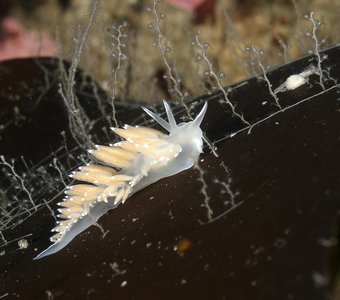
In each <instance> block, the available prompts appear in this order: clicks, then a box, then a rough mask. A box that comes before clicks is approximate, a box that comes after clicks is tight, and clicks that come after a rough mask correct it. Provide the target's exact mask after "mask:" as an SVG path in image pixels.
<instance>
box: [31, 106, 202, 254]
mask: <svg viewBox="0 0 340 300" xmlns="http://www.w3.org/2000/svg"><path fill="white" fill-rule="evenodd" d="M164 106H165V109H166V113H167V117H168V122H166V121H165V120H164V119H162V118H161V117H159V116H158V115H156V114H154V113H153V112H151V111H149V110H148V109H146V108H143V109H144V111H145V112H146V113H147V114H148V115H150V116H151V117H152V118H153V119H154V120H155V121H157V122H158V123H159V124H160V125H161V126H162V127H163V128H165V129H166V130H167V131H168V132H169V135H166V134H163V133H161V132H160V131H158V130H155V129H151V128H146V127H138V126H136V127H132V126H125V127H124V129H121V128H112V130H113V131H114V132H116V133H117V134H118V135H120V136H121V137H123V138H124V139H125V141H122V142H118V143H116V144H114V145H112V146H110V147H107V146H97V149H95V150H90V153H92V154H93V156H94V158H96V159H97V160H99V161H100V163H101V164H89V165H87V166H83V167H80V168H79V170H78V171H76V172H74V173H73V174H71V175H70V176H71V177H73V178H74V179H76V180H79V181H83V182H86V183H85V184H77V185H73V186H70V187H69V188H68V189H67V190H66V192H65V193H66V195H67V196H66V197H65V199H64V200H63V202H60V203H59V205H60V206H61V207H62V208H61V209H59V211H60V213H61V214H60V215H59V218H60V221H59V222H58V224H57V226H56V227H55V228H54V229H53V230H52V231H54V232H56V234H55V235H54V236H52V237H51V241H52V242H53V244H52V245H51V246H50V247H48V248H47V249H46V250H44V251H43V252H41V253H40V254H39V255H38V256H36V257H35V259H39V258H42V257H44V256H47V255H50V254H53V253H55V252H57V251H59V250H60V249H62V248H64V247H65V246H66V245H67V244H68V243H69V242H70V241H72V239H73V238H74V237H75V236H77V235H78V234H79V233H81V232H82V231H84V230H85V229H86V228H88V227H89V226H91V225H93V224H94V223H96V222H97V220H98V219H99V218H100V217H101V216H102V215H104V214H105V213H106V212H107V211H109V210H110V209H113V208H115V207H117V206H118V205H119V204H120V203H124V202H125V200H126V199H127V198H128V197H129V196H130V195H132V194H133V193H135V192H137V191H139V190H141V189H143V188H144V187H146V186H148V185H150V184H152V183H154V182H156V181H158V180H160V179H162V178H165V177H168V176H172V175H175V174H177V173H179V172H182V171H183V170H186V169H189V168H191V167H192V166H193V165H194V164H195V163H196V162H197V160H198V157H199V155H200V153H201V152H202V146H203V139H202V138H203V137H202V131H201V129H200V124H201V122H202V120H203V117H204V114H205V112H206V110H207V103H205V105H204V107H203V109H202V110H201V112H200V113H199V114H198V115H197V117H196V118H195V120H193V121H191V122H187V123H181V124H178V125H177V124H176V121H175V118H174V116H173V114H172V112H171V109H170V107H169V105H168V104H167V103H166V102H165V101H164Z"/></svg>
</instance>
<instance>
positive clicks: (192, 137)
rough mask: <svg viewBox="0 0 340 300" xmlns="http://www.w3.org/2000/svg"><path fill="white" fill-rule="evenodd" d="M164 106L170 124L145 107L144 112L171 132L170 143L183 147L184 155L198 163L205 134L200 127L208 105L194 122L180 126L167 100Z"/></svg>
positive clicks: (206, 104) (206, 105)
mask: <svg viewBox="0 0 340 300" xmlns="http://www.w3.org/2000/svg"><path fill="white" fill-rule="evenodd" d="M163 104H164V107H165V111H166V114H167V117H168V122H166V121H165V120H164V119H163V118H161V117H160V116H158V115H157V114H155V113H153V112H151V111H150V110H148V109H147V108H145V107H143V110H144V111H145V112H146V113H147V114H148V115H149V116H150V117H151V118H153V119H154V120H155V121H156V122H157V123H158V124H159V125H161V126H162V127H163V128H164V129H166V130H167V131H168V132H169V141H171V142H173V143H175V144H179V145H181V147H182V149H183V153H185V155H187V156H188V157H190V158H192V159H193V161H194V162H196V161H197V159H198V157H199V155H200V153H202V152H203V150H202V149H203V132H202V130H201V128H200V125H201V123H202V121H203V118H204V115H205V113H206V111H207V108H208V103H207V102H205V104H204V106H203V108H202V109H201V111H200V113H199V114H198V115H197V116H196V118H195V119H194V120H192V121H190V122H183V123H179V124H177V123H176V120H175V117H174V115H173V113H172V111H171V108H170V106H169V104H168V103H167V102H166V101H165V100H163Z"/></svg>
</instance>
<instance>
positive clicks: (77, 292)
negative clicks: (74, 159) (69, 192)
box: [0, 48, 340, 300]
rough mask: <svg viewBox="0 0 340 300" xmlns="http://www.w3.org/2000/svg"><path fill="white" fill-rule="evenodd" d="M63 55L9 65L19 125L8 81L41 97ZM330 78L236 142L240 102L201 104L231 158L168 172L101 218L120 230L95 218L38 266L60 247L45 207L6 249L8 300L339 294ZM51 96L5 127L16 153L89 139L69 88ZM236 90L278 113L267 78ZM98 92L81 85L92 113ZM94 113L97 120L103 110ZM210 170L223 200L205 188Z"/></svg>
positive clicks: (244, 105) (255, 107) (7, 144)
mask: <svg viewBox="0 0 340 300" xmlns="http://www.w3.org/2000/svg"><path fill="white" fill-rule="evenodd" d="M325 54H327V56H328V59H327V61H326V62H325V67H330V68H331V73H330V76H331V77H332V78H335V79H338V78H340V67H339V66H340V64H339V57H340V49H339V48H333V49H330V50H328V51H327V52H326V53H325ZM53 62H54V63H56V62H55V61H53V60H38V61H35V60H23V61H20V62H19V61H13V62H10V63H8V64H7V65H4V67H5V70H7V71H8V73H7V74H5V73H4V72H2V75H1V77H2V79H1V81H0V83H1V91H2V93H1V101H0V105H1V107H2V109H1V122H2V123H3V121H2V120H3V119H4V118H8V120H10V117H11V116H12V115H11V111H12V108H11V105H13V102H11V101H13V100H11V99H10V97H9V96H8V94H6V93H7V92H8V89H6V87H5V86H4V85H3V82H7V85H9V86H11V85H14V83H15V84H17V85H19V86H20V83H21V84H23V83H25V82H26V81H27V89H29V90H30V91H32V93H36V88H38V87H39V86H40V87H41V86H44V85H43V82H44V77H43V76H42V75H43V74H44V73H43V72H40V73H39V68H38V67H37V66H39V64H42V65H44V66H46V65H48V64H51V65H53ZM313 62H314V64H315V61H313V59H311V58H310V57H309V58H305V59H303V60H300V61H297V62H294V63H292V64H289V65H286V66H283V67H282V68H279V69H277V70H275V71H273V72H272V73H270V74H269V75H268V77H269V79H270V80H271V82H272V84H273V86H274V87H278V86H279V85H280V84H282V83H283V82H284V81H285V79H286V78H287V77H288V76H289V75H292V74H295V73H300V72H302V71H304V70H305V69H306V68H308V66H309V65H310V64H311V63H313ZM27 70H30V71H29V72H28V71H27ZM32 70H33V71H32ZM15 78H16V81H15V80H14V79H15ZM6 80H7V81H6ZM318 80H319V78H318V76H317V75H316V74H315V75H312V76H311V77H310V80H309V82H308V83H307V84H305V85H303V86H301V87H300V88H298V89H296V90H292V91H288V92H285V93H282V94H279V95H278V96H279V99H280V101H281V102H280V103H281V104H282V106H283V107H287V106H292V105H294V104H296V103H298V102H300V101H302V100H303V99H309V100H307V101H304V102H301V103H300V104H298V105H296V106H293V107H291V108H289V109H286V110H285V111H284V112H280V113H277V114H276V115H274V116H273V117H271V118H268V119H267V120H264V121H263V122H260V123H259V124H258V125H256V126H254V127H253V128H252V130H251V133H248V130H244V131H242V132H239V133H238V134H237V135H236V136H234V137H232V138H225V137H228V136H229V135H231V134H233V133H235V132H237V131H239V130H241V129H242V128H243V127H244V124H243V123H242V122H240V121H239V120H238V119H237V118H232V117H231V115H230V109H228V106H227V105H222V106H221V104H220V103H219V101H218V100H220V99H221V95H219V94H218V93H217V94H215V95H210V96H202V97H199V98H198V99H196V100H202V102H203V101H204V100H208V101H209V108H208V112H207V115H206V118H205V120H204V121H203V129H204V130H205V131H206V133H207V136H208V137H209V139H210V140H212V141H215V140H220V142H219V143H217V146H218V155H219V157H218V158H216V157H215V156H214V155H213V154H211V153H209V152H210V151H209V149H208V148H206V153H205V154H204V155H202V158H203V159H204V160H203V161H202V162H201V163H200V168H201V170H203V173H200V172H199V171H198V170H197V169H191V170H188V171H186V172H183V173H181V174H178V175H176V176H173V177H170V178H167V179H164V180H161V181H159V182H157V183H155V184H153V185H151V186H150V187H148V188H146V189H144V190H142V191H140V192H138V193H136V194H135V195H133V196H132V197H131V198H130V199H128V201H127V203H126V204H125V205H122V206H120V207H119V208H118V209H115V210H112V211H110V212H109V213H108V214H107V215H105V216H104V217H103V218H101V219H100V221H99V223H100V225H101V226H102V228H103V229H104V230H105V231H107V232H106V234H105V237H104V238H103V234H102V232H101V231H100V230H99V229H98V228H97V227H91V228H90V229H89V230H87V231H86V232H84V233H82V234H81V235H80V236H78V237H77V238H76V239H75V240H74V241H73V242H72V243H70V244H69V245H68V247H66V248H65V249H64V250H62V251H60V252H58V253H56V254H54V255H52V256H48V257H46V258H44V259H42V260H38V261H33V260H32V258H33V257H34V256H35V255H36V254H37V253H38V251H41V250H42V249H44V248H46V246H47V244H48V237H49V230H50V229H51V228H52V227H53V225H54V224H53V223H54V220H53V219H52V217H51V216H50V211H49V210H48V208H47V207H45V208H43V209H41V210H39V211H38V212H37V213H35V214H34V215H32V216H31V217H30V218H29V219H27V220H26V221H25V222H23V223H22V224H21V225H20V226H17V227H16V228H15V229H13V230H12V231H11V232H7V233H6V234H8V235H7V237H8V240H12V239H15V238H16V237H20V236H23V235H25V234H29V233H32V235H30V236H29V237H27V241H28V243H29V246H28V248H27V249H25V250H18V249H17V248H18V246H17V243H16V242H13V243H11V244H9V245H8V246H7V247H4V249H5V253H4V254H3V255H2V256H1V257H0V270H1V272H0V274H1V275H0V276H1V277H0V290H1V293H2V294H0V297H1V296H2V295H7V298H8V299H12V298H14V297H16V296H18V295H19V296H20V297H21V298H22V299H47V298H48V297H53V299H252V300H253V299H328V298H329V297H333V298H332V299H338V298H336V285H337V284H338V285H339V283H336V274H337V272H338V271H337V270H338V268H339V253H338V252H337V251H338V250H339V249H338V246H336V245H337V242H336V241H337V240H336V235H337V230H338V227H337V226H338V224H339V211H340V176H339V169H340V159H339V153H340V139H339V134H340V121H339V120H340V118H339V117H340V102H339V101H338V98H339V94H338V92H339V89H338V87H337V86H335V84H334V82H332V81H330V80H329V81H328V82H327V84H326V90H325V91H323V90H322V88H321V87H320V85H319V84H318ZM32 81H36V84H37V85H36V86H35V87H36V88H33V87H34V86H33V85H32V84H33V83H32ZM39 82H40V83H39ZM21 86H22V89H21V90H20V89H19V91H18V92H17V93H18V95H19V100H18V101H17V104H18V105H19V106H20V105H24V104H23V103H21V102H22V98H21V97H23V98H25V97H26V96H27V94H28V90H25V88H23V86H24V85H21ZM78 92H79V91H78ZM38 94H40V95H41V94H42V91H40V92H39V93H38ZM25 95H26V96H25ZM46 95H48V96H46V97H45V96H43V97H42V98H41V99H39V101H40V102H39V104H38V105H37V106H34V103H35V101H36V100H37V99H36V98H34V97H32V98H31V101H32V103H33V107H34V108H32V109H31V110H30V108H31V107H32V105H29V109H27V112H26V118H25V119H22V120H20V122H22V123H20V124H22V126H18V125H15V126H14V123H13V124H12V125H8V126H7V127H5V128H4V129H3V131H2V132H0V135H1V138H2V143H1V146H0V149H1V151H0V152H2V153H3V154H6V155H8V156H10V157H19V156H21V155H25V157H26V159H27V160H29V161H32V162H34V163H38V162H39V161H40V160H42V159H43V158H44V157H47V156H49V155H50V154H51V151H55V149H56V148H57V147H58V146H60V145H62V143H63V138H62V137H60V131H65V135H66V137H67V140H68V141H69V149H73V148H74V147H75V146H76V145H75V143H74V142H72V137H71V135H70V134H69V132H68V118H67V114H66V111H65V108H64V106H63V103H62V102H61V99H60V96H59V95H58V86H57V84H56V83H55V84H51V85H50V87H49V89H48V90H47V92H46ZM229 96H230V99H231V101H237V109H238V110H239V111H240V112H242V113H243V115H244V117H245V119H246V120H248V121H249V122H250V123H252V124H253V123H255V122H257V121H260V120H263V119H264V118H266V117H267V116H268V115H270V114H273V113H275V112H276V111H277V107H276V106H275V103H274V101H273V99H272V98H271V97H272V96H271V95H270V94H269V90H268V87H267V85H266V82H265V81H263V80H259V79H250V80H248V81H246V82H244V83H243V84H241V85H239V87H235V88H234V89H233V90H232V91H231V92H230V93H229ZM91 97H93V95H92V96H91V89H89V90H88V91H87V93H86V96H85V95H84V93H83V94H82V93H79V98H80V100H81V103H82V105H83V107H84V110H89V111H93V110H91V109H89V107H92V105H93V104H92V102H91V103H89V102H88V99H89V98H91ZM6 101H7V102H6ZM264 102H265V103H266V104H265V105H264V104H263V103H264ZM48 103H50V104H48ZM117 107H118V115H117V119H118V120H123V122H124V123H138V120H140V121H142V120H143V119H142V117H141V118H140V119H138V118H137V116H138V115H140V114H141V109H140V108H133V107H130V108H126V109H125V108H124V107H123V106H119V105H118V106H117ZM6 109H7V110H6ZM198 109H199V107H198V108H197V110H198ZM123 111H124V112H123ZM108 113H109V112H108ZM93 114H94V115H93V116H91V117H93V118H99V116H100V114H99V112H98V115H95V114H96V112H94V113H93ZM46 116H49V117H46ZM47 124H48V128H47V126H46V125H47ZM33 125H34V126H33ZM105 126H106V125H105V124H104V123H103V124H102V125H100V126H99V125H98V127H96V128H94V129H93V134H98V135H99V136H102V132H103V130H101V128H102V127H105ZM6 130H10V131H6ZM23 130H24V131H23ZM102 140H104V138H103V137H102ZM37 147H38V148H39V151H40V152H39V153H36V152H37ZM51 149H52V150H51ZM78 152H81V150H79V151H78ZM58 155H60V154H58ZM61 161H63V160H61ZM222 162H223V164H221V163H222ZM226 168H227V169H228V170H229V171H228V172H227V171H226ZM200 175H201V177H200ZM202 178H204V180H205V182H206V184H207V190H206V192H207V195H208V197H209V198H205V197H204V195H203V193H201V192H200V190H201V188H202V183H201V181H200V180H199V179H202ZM3 184H4V185H5V184H6V183H3ZM230 191H231V192H232V195H233V196H234V197H235V198H233V197H232V196H231V194H230ZM57 201H58V200H56V202H57ZM207 203H209V204H210V208H211V209H212V211H211V213H209V211H208V209H207V205H206V204H207ZM52 207H53V208H54V207H55V206H54V205H52ZM337 276H339V275H337ZM4 299H6V298H5V297H4Z"/></svg>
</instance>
